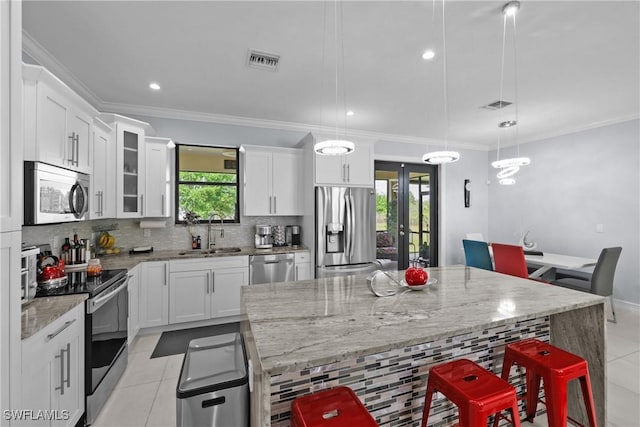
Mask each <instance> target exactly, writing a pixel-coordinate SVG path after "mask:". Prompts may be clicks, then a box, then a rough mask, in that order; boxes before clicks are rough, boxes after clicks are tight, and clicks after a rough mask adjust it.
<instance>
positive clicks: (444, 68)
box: [442, 0, 449, 151]
mask: <svg viewBox="0 0 640 427" xmlns="http://www.w3.org/2000/svg"><path fill="white" fill-rule="evenodd" d="M444 4H445V0H442V72H443V74H444V75H443V77H442V82H443V98H444V103H443V104H444V118H445V128H444V149H445V151H446V150H447V149H448V146H449V105H448V102H447V93H448V91H447V37H446V35H447V23H446V14H445V10H444V9H445V8H444Z"/></svg>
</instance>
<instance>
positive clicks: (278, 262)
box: [249, 254, 295, 285]
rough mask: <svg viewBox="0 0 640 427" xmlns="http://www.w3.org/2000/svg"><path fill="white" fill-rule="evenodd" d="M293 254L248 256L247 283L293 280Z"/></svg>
mask: <svg viewBox="0 0 640 427" xmlns="http://www.w3.org/2000/svg"><path fill="white" fill-rule="evenodd" d="M293 264H294V258H293V254H271V255H253V256H251V257H249V284H250V285H257V284H258V283H274V282H288V281H291V280H295V277H294V270H293Z"/></svg>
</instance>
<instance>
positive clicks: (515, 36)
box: [513, 13, 520, 157]
mask: <svg viewBox="0 0 640 427" xmlns="http://www.w3.org/2000/svg"><path fill="white" fill-rule="evenodd" d="M516 15H517V13H516V14H514V15H513V79H514V80H513V86H514V89H515V93H514V95H513V98H514V99H513V100H514V102H515V103H516V105H515V107H516V108H515V110H516V123H517V121H518V118H519V117H520V116H519V115H518V108H519V107H518V106H519V105H520V103H519V102H518V48H517V46H516V43H517V41H518V34H517V31H516ZM519 126H520V125H519V124H516V129H515V131H516V135H515V138H516V152H517V156H518V157H520V140H519V139H518V128H519Z"/></svg>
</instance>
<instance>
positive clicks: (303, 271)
mask: <svg viewBox="0 0 640 427" xmlns="http://www.w3.org/2000/svg"><path fill="white" fill-rule="evenodd" d="M294 262H295V273H296V274H295V280H309V279H313V277H311V257H310V254H309V252H296V253H295V254H294Z"/></svg>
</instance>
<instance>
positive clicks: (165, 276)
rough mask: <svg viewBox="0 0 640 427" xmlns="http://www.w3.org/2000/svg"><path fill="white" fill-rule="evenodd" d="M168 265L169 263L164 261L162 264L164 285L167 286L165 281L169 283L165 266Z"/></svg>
mask: <svg viewBox="0 0 640 427" xmlns="http://www.w3.org/2000/svg"><path fill="white" fill-rule="evenodd" d="M168 266H169V264H168V263H166V262H165V263H164V266H163V267H164V286H167V283H169V280H168V279H167V270H168V268H167V267H168Z"/></svg>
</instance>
